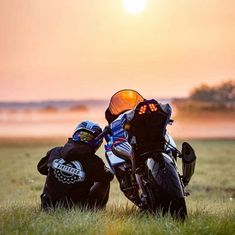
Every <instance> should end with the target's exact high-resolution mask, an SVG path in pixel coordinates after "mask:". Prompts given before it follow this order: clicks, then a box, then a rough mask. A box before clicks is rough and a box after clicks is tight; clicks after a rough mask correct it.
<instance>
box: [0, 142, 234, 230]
mask: <svg viewBox="0 0 235 235" xmlns="http://www.w3.org/2000/svg"><path fill="white" fill-rule="evenodd" d="M64 141H65V139H44V140H43V139H33V140H29V139H18V140H16V141H14V142H13V141H12V140H11V139H1V141H0V169H1V171H0V183H1V184H0V185H1V190H0V234H235V170H234V166H235V145H234V143H235V141H234V139H233V140H190V141H189V142H190V143H191V144H192V146H193V147H194V148H195V150H196V153H197V156H198V160H197V166H196V172H195V175H194V177H193V179H192V181H191V182H190V185H189V186H188V191H189V192H190V193H191V195H190V196H189V197H188V198H187V205H188V214H189V218H188V219H187V220H186V221H185V223H181V222H179V221H174V220H173V219H172V218H170V217H167V216H166V217H159V216H158V217H157V216H154V215H150V214H143V213H140V212H138V211H137V210H136V208H135V207H133V206H132V204H131V203H129V202H128V201H127V199H126V198H125V197H124V196H123V195H122V194H121V192H120V190H119V187H118V184H117V182H116V181H115V180H114V181H113V182H112V185H111V193H110V200H109V202H108V205H107V208H106V209H105V210H101V211H80V210H78V209H73V210H70V211H65V210H63V209H58V210H56V211H50V212H49V213H45V212H42V211H41V210H40V209H39V202H40V201H39V196H40V193H41V191H42V187H43V183H44V180H45V177H44V176H42V175H40V174H39V173H38V172H37V170H36V165H37V162H38V161H39V159H40V158H41V157H43V156H44V154H45V153H46V151H47V150H48V149H49V148H51V147H52V146H55V145H60V144H62V143H63V142H64ZM177 143H178V145H179V146H180V145H181V141H178V142H177ZM98 154H99V155H100V156H102V158H104V153H103V150H100V151H99V153H98ZM178 164H179V169H180V161H179V163H178Z"/></svg>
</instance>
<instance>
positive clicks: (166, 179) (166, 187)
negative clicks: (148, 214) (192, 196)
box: [147, 155, 187, 220]
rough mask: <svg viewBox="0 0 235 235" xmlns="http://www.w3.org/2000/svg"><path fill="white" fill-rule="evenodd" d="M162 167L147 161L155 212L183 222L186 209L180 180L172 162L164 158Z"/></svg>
mask: <svg viewBox="0 0 235 235" xmlns="http://www.w3.org/2000/svg"><path fill="white" fill-rule="evenodd" d="M162 160H163V161H164V167H163V168H162V167H161V166H160V165H159V162H158V161H156V160H155V159H149V162H148V164H147V165H148V168H149V170H150V172H151V174H152V178H153V180H154V183H155V186H154V194H155V199H156V210H157V211H161V212H162V213H163V215H165V214H167V213H170V214H171V215H172V216H173V217H174V218H177V219H181V220H184V219H185V218H186V217H187V207H186V203H185V196H184V190H183V185H182V182H181V179H180V177H179V175H178V172H177V169H176V167H175V165H174V162H173V161H172V160H171V158H170V157H167V156H164V155H163V158H162Z"/></svg>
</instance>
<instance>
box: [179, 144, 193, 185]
mask: <svg viewBox="0 0 235 235" xmlns="http://www.w3.org/2000/svg"><path fill="white" fill-rule="evenodd" d="M195 165H196V155H195V152H194V150H193V148H192V147H191V145H190V144H189V143H187V142H184V143H183V144H182V172H183V176H182V180H183V183H184V185H185V186H186V185H187V184H188V183H189V181H190V179H191V177H192V175H193V173H194V169H195Z"/></svg>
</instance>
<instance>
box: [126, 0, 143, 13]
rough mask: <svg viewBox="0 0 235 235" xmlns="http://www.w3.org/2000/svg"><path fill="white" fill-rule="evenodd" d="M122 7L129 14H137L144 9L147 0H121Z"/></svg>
mask: <svg viewBox="0 0 235 235" xmlns="http://www.w3.org/2000/svg"><path fill="white" fill-rule="evenodd" d="M123 4H124V8H125V9H126V11H127V12H128V13H130V14H137V13H140V12H142V11H144V9H145V7H146V4H147V0H123Z"/></svg>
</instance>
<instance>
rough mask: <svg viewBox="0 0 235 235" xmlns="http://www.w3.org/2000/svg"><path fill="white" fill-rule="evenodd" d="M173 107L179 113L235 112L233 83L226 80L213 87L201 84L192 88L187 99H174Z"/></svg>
mask: <svg viewBox="0 0 235 235" xmlns="http://www.w3.org/2000/svg"><path fill="white" fill-rule="evenodd" d="M173 105H174V106H175V108H176V109H177V111H179V112H181V113H198V112H200V111H209V112H211V111H226V112H235V81H234V80H228V81H224V82H222V83H219V84H217V85H215V86H209V85H205V84H202V85H200V86H199V87H196V88H194V89H193V90H192V91H191V92H190V95H189V97H188V98H185V99H174V100H173Z"/></svg>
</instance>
